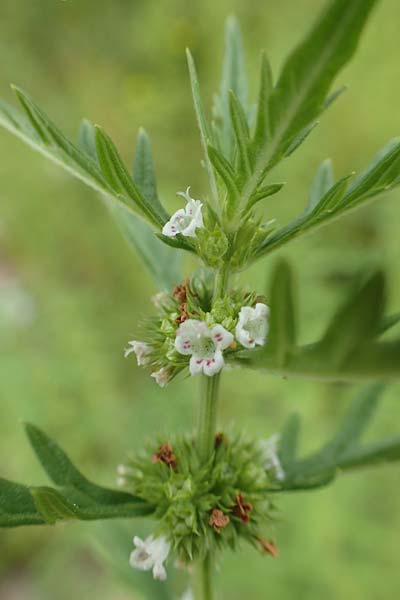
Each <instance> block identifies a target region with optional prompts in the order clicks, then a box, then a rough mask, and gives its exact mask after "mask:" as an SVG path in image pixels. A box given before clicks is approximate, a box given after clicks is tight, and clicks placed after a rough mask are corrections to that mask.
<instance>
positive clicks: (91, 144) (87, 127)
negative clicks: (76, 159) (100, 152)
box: [78, 119, 98, 162]
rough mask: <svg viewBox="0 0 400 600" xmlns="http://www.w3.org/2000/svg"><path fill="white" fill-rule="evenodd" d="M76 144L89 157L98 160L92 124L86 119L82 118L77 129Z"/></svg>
mask: <svg viewBox="0 0 400 600" xmlns="http://www.w3.org/2000/svg"><path fill="white" fill-rule="evenodd" d="M78 146H79V148H80V149H81V150H83V151H84V152H86V154H87V155H88V156H90V158H91V159H93V160H94V161H95V162H98V159H97V150H96V135H95V131H94V127H93V124H92V123H91V122H90V121H89V120H88V119H82V122H81V126H80V129H79V140H78Z"/></svg>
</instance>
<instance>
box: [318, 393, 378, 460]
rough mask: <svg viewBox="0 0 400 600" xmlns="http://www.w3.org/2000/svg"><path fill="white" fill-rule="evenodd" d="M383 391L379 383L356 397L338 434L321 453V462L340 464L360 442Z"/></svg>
mask: <svg viewBox="0 0 400 600" xmlns="http://www.w3.org/2000/svg"><path fill="white" fill-rule="evenodd" d="M383 390H384V386H383V385H382V384H380V383H378V384H376V385H373V386H371V387H369V388H366V389H364V390H363V391H362V392H361V393H360V394H359V395H358V396H356V397H355V399H354V400H353V402H352V404H351V406H350V409H349V411H348V413H347V415H346V416H345V418H344V419H343V422H342V424H341V425H340V427H339V429H338V432H337V433H336V435H335V436H334V437H333V439H332V440H331V441H330V442H328V443H327V444H326V445H325V446H324V447H323V448H322V449H321V450H320V451H319V453H318V456H319V457H320V459H321V461H326V462H332V461H335V462H338V461H339V458H340V457H341V456H342V455H343V454H344V453H345V451H346V450H348V449H349V448H351V447H352V446H354V445H355V444H356V443H357V442H358V441H359V439H360V438H361V436H362V434H363V433H364V431H365V430H366V428H367V426H368V425H369V423H370V421H371V419H372V417H373V416H374V414H375V412H376V409H377V407H378V403H379V400H380V396H381V394H382V392H383Z"/></svg>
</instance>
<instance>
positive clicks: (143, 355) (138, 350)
mask: <svg viewBox="0 0 400 600" xmlns="http://www.w3.org/2000/svg"><path fill="white" fill-rule="evenodd" d="M128 344H129V346H130V348H129V346H128V348H125V351H124V356H125V358H126V357H127V356H129V355H130V354H131V353H132V352H134V353H135V354H136V360H137V364H138V366H139V367H140V366H141V365H145V364H146V363H147V361H148V355H149V354H150V352H151V346H149V344H146V343H145V342H137V341H136V340H132V341H131V342H128Z"/></svg>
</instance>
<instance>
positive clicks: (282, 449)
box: [279, 413, 300, 469]
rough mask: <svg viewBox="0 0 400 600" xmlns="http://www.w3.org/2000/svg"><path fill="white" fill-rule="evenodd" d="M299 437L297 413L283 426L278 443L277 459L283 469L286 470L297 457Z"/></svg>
mask: <svg viewBox="0 0 400 600" xmlns="http://www.w3.org/2000/svg"><path fill="white" fill-rule="evenodd" d="M299 435H300V417H299V415H298V414H297V413H294V414H292V415H290V417H289V418H288V420H287V421H286V423H285V425H284V426H283V429H282V433H281V437H280V441H279V458H280V460H281V463H282V466H283V468H284V469H285V468H287V465H290V464H291V463H292V462H293V461H294V460H295V458H296V456H297V450H298V444H299Z"/></svg>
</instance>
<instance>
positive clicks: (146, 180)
mask: <svg viewBox="0 0 400 600" xmlns="http://www.w3.org/2000/svg"><path fill="white" fill-rule="evenodd" d="M133 179H134V180H135V182H136V185H137V186H138V188H139V189H140V191H141V192H142V194H143V196H144V197H145V198H149V199H150V200H151V201H153V202H158V201H159V200H158V193H157V180H156V172H155V167H154V161H153V154H152V152H151V144H150V138H149V136H148V135H147V133H146V131H145V130H144V129H143V128H140V129H139V133H138V136H137V141H136V154H135V163H134V167H133Z"/></svg>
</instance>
